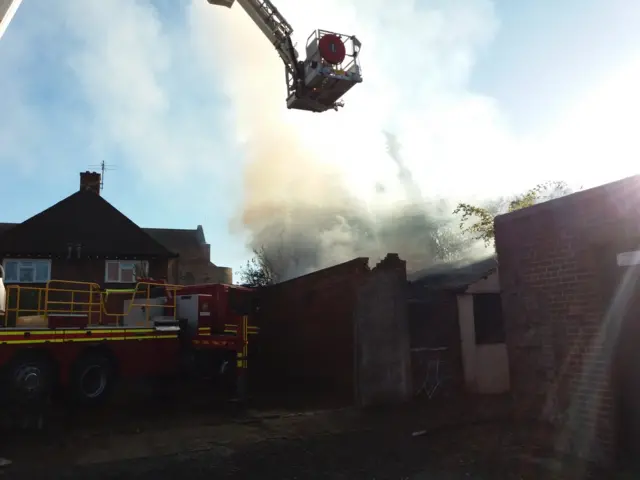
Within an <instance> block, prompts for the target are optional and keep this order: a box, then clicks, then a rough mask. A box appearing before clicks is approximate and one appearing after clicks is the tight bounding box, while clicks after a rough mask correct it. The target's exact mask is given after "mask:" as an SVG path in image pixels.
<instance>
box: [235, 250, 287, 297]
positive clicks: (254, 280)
mask: <svg viewBox="0 0 640 480" xmlns="http://www.w3.org/2000/svg"><path fill="white" fill-rule="evenodd" d="M253 255H254V256H253V258H251V260H249V261H247V263H246V265H245V266H244V267H242V268H241V269H240V280H241V282H240V283H241V284H242V285H246V286H248V287H265V286H267V285H273V284H275V283H278V280H279V279H278V274H277V272H276V269H275V268H274V266H273V264H272V262H271V261H270V260H269V257H268V256H267V254H266V251H265V248H264V247H260V248H259V249H254V250H253Z"/></svg>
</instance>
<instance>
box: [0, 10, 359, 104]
mask: <svg viewBox="0 0 640 480" xmlns="http://www.w3.org/2000/svg"><path fill="white" fill-rule="evenodd" d="M236 1H237V2H238V4H239V5H240V6H241V7H242V8H243V9H244V10H245V11H246V12H247V14H248V15H249V17H251V19H252V20H253V21H254V22H255V24H256V25H257V26H258V28H260V30H262V33H264V35H265V36H266V37H267V39H268V40H269V41H270V42H271V44H272V45H273V46H274V47H275V48H276V51H277V52H278V55H280V58H281V59H282V61H283V62H284V65H285V79H286V84H287V108H289V109H295V110H306V111H310V112H325V111H327V110H332V109H333V110H337V109H338V108H339V107H342V106H344V103H343V102H342V101H341V100H340V98H342V96H343V95H344V94H345V93H347V92H348V91H349V90H351V88H352V87H353V86H354V85H355V84H357V83H361V82H362V73H361V70H360V65H359V59H358V55H359V52H360V47H361V43H360V41H359V40H358V39H357V38H356V37H355V36H354V35H344V34H340V33H335V32H330V31H327V30H316V31H315V32H314V33H312V34H311V35H310V36H309V38H308V39H307V44H306V55H307V58H306V59H305V60H303V61H299V60H298V57H299V54H298V52H297V51H296V48H295V46H294V43H293V40H292V39H291V35H292V34H293V28H292V27H291V25H290V24H289V22H287V20H286V19H285V18H284V17H283V16H282V14H280V12H279V11H278V9H277V8H276V7H275V6H274V5H273V3H271V1H270V0H207V2H208V3H209V4H211V5H219V6H222V7H227V8H231V7H232V6H233V4H234V3H235V2H236ZM21 3H22V0H0V38H1V37H2V35H3V33H4V31H5V30H6V28H7V26H8V25H9V23H10V22H11V19H12V18H13V16H14V14H15V13H16V11H17V10H18V7H19V6H20V4H21Z"/></svg>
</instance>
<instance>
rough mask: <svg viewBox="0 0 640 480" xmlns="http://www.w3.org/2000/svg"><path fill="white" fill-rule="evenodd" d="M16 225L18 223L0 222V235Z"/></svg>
mask: <svg viewBox="0 0 640 480" xmlns="http://www.w3.org/2000/svg"><path fill="white" fill-rule="evenodd" d="M16 225H19V223H2V222H0V235H2V234H3V233H4V232H6V231H7V230H9V229H10V228H13V227H15V226H16Z"/></svg>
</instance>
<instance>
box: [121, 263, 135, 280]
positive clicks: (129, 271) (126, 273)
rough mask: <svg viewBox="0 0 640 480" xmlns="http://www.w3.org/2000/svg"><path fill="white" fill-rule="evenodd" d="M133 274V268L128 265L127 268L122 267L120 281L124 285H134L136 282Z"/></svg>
mask: <svg viewBox="0 0 640 480" xmlns="http://www.w3.org/2000/svg"><path fill="white" fill-rule="evenodd" d="M134 278H135V277H134V274H133V266H132V265H127V268H125V267H124V265H123V266H121V267H120V281H121V282H123V283H133V282H135V279H134Z"/></svg>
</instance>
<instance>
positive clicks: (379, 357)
mask: <svg viewBox="0 0 640 480" xmlns="http://www.w3.org/2000/svg"><path fill="white" fill-rule="evenodd" d="M355 313H356V315H355V346H356V351H355V353H356V372H357V378H356V389H355V396H356V402H357V403H358V404H359V405H361V406H369V405H376V404H382V403H391V402H402V401H406V400H409V399H410V398H411V397H412V396H413V382H412V378H411V353H410V339H409V322H408V319H407V265H406V262H405V261H403V260H400V258H399V257H398V255H396V254H389V255H387V257H386V258H385V259H384V260H382V261H381V262H380V263H378V265H377V266H376V267H375V268H374V269H373V270H372V271H371V273H370V274H369V275H368V277H367V278H366V280H365V282H364V283H363V284H362V285H361V287H360V288H359V291H358V303H357V310H356V312H355Z"/></svg>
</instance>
